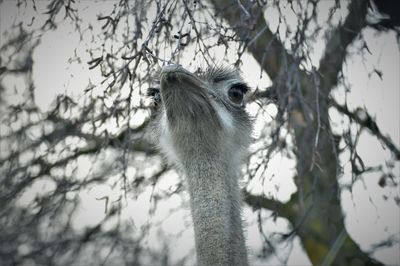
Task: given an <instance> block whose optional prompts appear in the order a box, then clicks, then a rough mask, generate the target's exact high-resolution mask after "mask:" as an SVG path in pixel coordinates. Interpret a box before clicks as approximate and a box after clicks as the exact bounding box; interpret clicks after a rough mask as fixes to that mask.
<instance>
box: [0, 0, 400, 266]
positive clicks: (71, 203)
mask: <svg viewBox="0 0 400 266" xmlns="http://www.w3.org/2000/svg"><path fill="white" fill-rule="evenodd" d="M83 2H84V1H83ZM12 5H15V4H14V3H13V2H9V1H4V2H2V3H1V5H0V6H1V10H2V14H3V12H4V14H5V15H6V14H7V10H8V9H10V10H11V6H12ZM16 5H17V10H19V12H22V13H24V12H26V13H25V14H28V16H26V17H24V18H20V17H15V15H14V14H12V16H13V20H10V19H8V20H6V19H3V21H4V23H5V21H7V23H5V24H10V27H7V28H3V26H2V28H1V30H2V34H3V35H2V37H1V47H0V52H1V56H0V60H1V61H0V75H1V76H0V92H1V94H0V101H1V102H2V104H1V107H0V110H1V131H0V137H1V138H0V147H1V154H0V171H1V179H0V184H1V185H0V202H1V205H2V209H1V210H0V213H1V215H0V217H1V218H0V224H1V227H0V228H1V229H0V243H1V244H0V261H2V262H3V263H4V264H6V265H14V264H49V265H54V264H56V265H64V264H65V265H71V264H72V263H83V264H85V263H86V264H92V265H97V264H101V263H102V264H134V265H136V264H138V265H146V264H149V265H153V264H163V265H164V264H170V263H172V262H175V261H176V260H174V259H173V258H172V255H171V254H172V253H173V252H172V250H171V246H170V245H168V243H169V241H171V237H170V236H167V235H166V236H165V237H164V238H165V240H164V243H162V244H161V246H162V248H160V249H158V251H157V252H156V251H154V250H152V249H149V248H148V247H146V241H148V237H149V235H150V234H151V230H152V228H153V227H155V226H156V225H157V223H150V222H144V223H142V224H141V225H140V226H138V225H137V221H136V220H135V221H134V222H133V223H134V224H133V225H132V223H131V221H133V220H132V219H130V218H126V215H127V214H126V209H127V208H126V206H127V205H128V203H127V202H132V201H133V202H135V201H136V202H141V201H140V200H141V197H145V196H143V195H148V197H149V200H150V207H149V210H150V213H151V214H153V213H155V212H156V211H157V209H159V208H162V207H160V206H159V205H160V204H163V201H166V200H167V199H170V198H173V197H175V196H180V197H182V198H183V199H185V197H186V194H185V193H184V191H185V189H184V187H185V185H184V183H183V181H182V180H181V179H179V178H178V179H176V182H175V181H170V182H171V184H173V185H170V186H169V187H168V189H165V190H160V189H157V187H158V186H160V183H162V182H166V181H165V180H166V179H169V180H171V179H172V178H171V175H172V176H173V175H174V172H173V170H171V169H170V166H168V165H166V164H165V163H164V162H163V160H162V159H161V158H160V157H159V155H158V153H157V151H156V150H155V149H154V148H153V146H152V145H151V143H149V142H148V139H147V138H146V125H147V124H148V121H149V116H148V112H149V110H150V109H151V108H152V107H151V104H150V102H149V100H148V99H146V97H145V93H146V89H147V88H148V87H151V86H152V83H153V82H154V79H155V76H156V74H155V72H156V70H157V69H158V68H159V66H161V65H164V64H167V63H183V64H185V66H186V65H187V67H192V70H193V71H196V69H195V66H196V65H199V64H200V63H199V62H202V64H203V65H204V66H207V65H213V64H214V62H215V61H217V60H221V57H219V55H221V54H224V55H225V57H224V59H223V60H224V62H223V63H224V64H232V65H234V66H236V67H239V68H246V67H249V66H248V65H246V63H245V62H244V61H245V60H247V59H246V56H247V57H248V56H249V55H251V56H252V57H253V58H254V59H255V61H256V62H257V64H258V65H257V67H256V68H254V69H257V70H258V71H259V72H260V75H261V76H262V75H264V76H265V75H268V78H269V79H270V81H271V83H270V84H262V85H261V86H260V87H258V88H256V89H255V90H253V92H252V94H251V95H250V97H249V105H252V106H255V107H257V108H256V112H255V113H256V115H255V118H256V119H257V121H260V123H261V125H262V129H261V130H260V132H261V134H259V136H257V138H256V139H255V144H254V148H253V149H252V150H251V154H250V155H249V161H248V164H247V167H246V169H245V170H246V171H245V178H244V185H243V194H244V200H245V203H246V206H250V207H251V208H253V210H254V212H256V213H258V215H259V220H258V227H259V234H260V236H261V237H262V238H263V239H264V243H263V249H262V250H261V251H258V250H257V251H254V252H253V254H257V255H258V256H261V257H268V256H270V255H271V254H274V253H275V254H276V253H279V251H277V246H279V245H282V244H287V243H291V242H292V241H293V239H294V238H295V237H299V239H300V240H301V246H302V247H303V249H304V251H305V253H306V254H307V256H308V258H309V260H310V262H311V263H312V264H316V265H319V264H324V265H328V264H335V265H357V264H361V265H363V264H366V265H370V264H380V262H379V261H377V260H376V259H374V258H373V257H372V256H371V253H372V252H373V251H374V250H378V249H379V248H382V247H387V246H393V245H397V246H398V245H399V242H398V241H399V240H398V237H396V236H393V237H390V238H389V239H387V240H385V241H383V242H381V243H378V244H377V245H376V246H375V249H373V250H363V249H361V248H360V245H359V243H357V242H356V241H355V240H353V239H352V237H351V234H349V233H348V232H347V228H346V225H345V217H344V214H343V208H342V206H341V198H340V193H341V191H342V192H343V191H344V190H349V191H351V190H352V187H353V185H354V184H355V183H356V182H357V181H359V180H363V178H364V177H365V176H366V175H367V174H368V173H374V174H375V175H380V179H379V183H378V185H379V186H381V187H383V188H384V189H385V191H387V192H388V194H390V193H391V191H397V194H396V193H395V194H394V195H392V196H388V200H394V201H396V204H397V206H398V204H399V202H400V201H399V195H398V187H399V185H398V184H399V175H398V173H397V174H396V171H397V170H396V169H397V168H396V167H398V164H399V160H400V151H399V148H398V144H396V142H395V141H392V139H391V138H390V137H389V136H388V135H386V134H385V133H384V132H382V131H381V130H380V127H379V125H378V123H377V122H376V121H375V118H374V116H373V115H371V114H370V113H369V111H368V109H367V108H366V107H364V108H362V107H356V108H354V107H353V108H352V107H350V103H347V100H346V101H341V99H339V97H337V96H336V95H335V91H337V90H341V89H343V88H345V89H346V90H350V89H351V88H347V87H349V86H348V84H347V81H348V76H347V75H346V73H345V72H344V71H343V66H344V65H345V64H346V61H347V60H349V59H350V58H353V57H363V56H364V55H365V54H366V53H373V52H374V51H370V49H369V46H368V43H367V41H366V40H365V39H364V37H363V32H365V31H366V30H374V31H375V32H376V33H377V34H378V33H380V34H384V33H383V32H390V33H393V32H394V33H396V34H397V42H398V40H399V36H400V35H399V28H398V24H397V22H398V17H395V16H396V15H395V14H391V16H392V17H390V16H389V19H384V20H380V18H379V15H377V12H379V10H377V8H378V9H379V6H378V7H376V5H374V3H373V2H369V1H367V0H353V1H351V2H348V3H347V2H346V3H341V2H339V1H335V2H328V3H327V2H325V1H288V2H285V3H283V2H279V1H273V2H271V3H269V2H268V3H267V2H266V1H225V0H224V1H215V0H210V1H186V0H185V1H162V0H154V1H135V2H129V1H123V0H121V1H115V2H110V1H105V2H104V3H102V5H103V6H104V10H103V11H102V12H101V13H99V14H95V15H96V16H97V20H96V21H91V20H90V19H88V18H87V17H85V16H88V14H89V13H85V12H89V11H88V9H87V7H86V8H83V6H85V5H87V3H86V4H85V3H81V2H76V1H73V0H53V1H50V2H48V3H47V2H46V3H45V2H37V3H36V2H35V1H32V2H29V1H18V2H17V3H16ZM91 5H92V4H89V6H91ZM347 5H348V10H347V11H345V12H343V9H345V10H346V8H345V7H347ZM327 6H329V7H327ZM374 6H375V7H374ZM271 9H272V10H276V11H275V12H276V14H277V21H275V22H276V23H277V27H276V29H273V27H272V26H270V24H269V23H271V21H268V19H267V17H266V15H265V12H266V11H268V10H271ZM322 9H325V10H327V11H328V14H327V16H326V17H323V21H322V22H321V20H320V16H319V14H320V13H319V12H321V10H322ZM44 10H45V11H46V12H42V11H44ZM382 10H384V9H382ZM346 12H347V13H346ZM387 12H388V11H386V13H387ZM43 13H45V14H44V15H43ZM370 16H372V17H373V18H374V19H375V20H374V19H371V18H370ZM2 17H3V15H2ZM25 20H26V21H25ZM292 20H294V21H295V27H294V28H292V27H291V23H292V22H291V21H292ZM12 21H13V22H12ZM63 25H70V26H69V27H73V29H74V30H75V31H76V32H78V35H79V37H80V40H79V45H77V47H76V49H75V53H74V54H71V55H68V56H69V63H70V64H71V65H72V64H74V63H77V64H82V61H83V60H84V59H82V58H83V57H84V56H82V54H83V52H82V50H81V49H82V46H83V45H84V44H85V43H87V42H88V41H87V40H90V39H91V40H92V41H93V43H92V44H91V45H90V46H89V47H88V48H87V51H85V54H86V56H87V55H89V56H90V60H87V65H86V68H87V69H90V70H91V72H90V73H91V74H90V75H92V78H91V79H90V81H89V82H88V85H87V87H86V88H84V87H79V88H77V89H75V91H74V92H75V93H76V94H78V95H79V97H76V96H74V93H61V94H59V95H58V96H57V97H56V99H55V101H54V102H53V104H52V106H51V107H50V108H48V109H44V108H43V107H42V106H40V105H39V104H38V97H37V90H38V88H37V85H36V83H37V82H38V81H37V79H35V78H34V71H35V63H36V62H35V60H34V58H35V51H36V50H37V49H38V47H39V46H40V45H41V41H43V38H45V36H46V34H48V33H49V32H56V31H60V28H61V27H63ZM324 41H325V43H326V45H325V48H324V50H323V51H322V55H321V56H320V58H319V60H315V59H313V58H311V55H312V54H313V53H314V51H313V49H312V47H313V46H314V45H316V44H317V43H321V42H324ZM352 47H356V48H357V51H356V52H352V53H350V51H351V49H352ZM396 52H397V54H398V51H396ZM83 63H84V62H83ZM253 67H254V66H253ZM66 74H68V73H66ZM49 75H51V73H49ZM372 75H377V76H379V77H380V78H382V79H383V78H384V77H383V75H384V74H383V73H382V72H381V71H379V70H378V69H373V72H372V74H371V75H370V77H371V76H372ZM42 78H43V77H42ZM45 78H47V79H49V80H51V77H50V76H48V77H45ZM97 80H99V81H97ZM13 90H15V93H14V95H13V96H10V95H11V94H12V91H13ZM268 108H276V110H277V111H276V114H274V115H273V120H272V121H270V120H266V119H265V116H266V114H267V115H268V114H269V111H268V110H270V109H268ZM330 110H335V112H336V113H337V115H336V116H333V115H331V114H330ZM343 117H345V118H346V119H347V121H348V122H346V123H343V124H342V125H341V126H342V130H341V131H338V130H336V131H335V130H334V129H333V128H334V124H336V123H340V122H339V121H340V119H343ZM337 131H338V132H337ZM365 131H367V132H369V134H370V135H372V136H373V138H376V139H378V140H379V142H380V143H381V144H382V147H383V148H384V149H386V150H387V152H388V153H390V155H389V159H386V160H385V159H384V158H383V159H382V160H381V161H380V162H379V163H380V164H379V165H377V166H370V165H366V164H365V163H364V161H363V158H362V156H360V154H359V152H358V148H359V145H358V142H359V139H360V136H361V135H362V134H364V132H365ZM278 154H281V155H283V156H286V157H288V158H291V159H292V160H294V161H295V163H296V167H295V176H294V180H295V184H296V191H295V192H293V193H292V194H291V196H290V199H289V200H288V201H287V202H282V201H279V200H276V199H274V198H271V197H269V196H268V195H265V194H264V193H255V192H254V191H252V190H251V189H249V184H250V183H252V182H255V180H258V179H259V180H260V182H259V183H258V186H261V187H262V186H264V185H265V186H268V180H266V172H268V171H270V170H269V169H268V163H269V161H270V160H271V159H273V157H274V156H277V155H278ZM348 162H349V164H350V172H346V171H345V170H344V169H343V167H344V165H345V164H347V163H348ZM277 174H278V173H277ZM347 175H351V178H350V182H347V183H344V182H341V181H340V180H341V178H342V179H343V176H347ZM287 178H289V177H287ZM174 182H175V183H174ZM102 185H103V186H110V187H112V188H115V187H118V188H121V190H119V192H117V194H115V192H113V193H110V195H111V194H112V197H113V198H112V197H111V196H110V195H109V194H107V193H103V194H101V193H100V194H101V195H99V197H98V198H97V200H98V201H101V202H102V203H104V215H103V217H102V219H101V221H100V222H96V223H94V224H91V225H88V226H85V227H83V228H82V227H79V226H76V223H80V222H81V221H79V219H78V218H77V216H76V215H77V213H78V212H79V210H80V208H81V205H82V202H81V201H82V194H81V193H83V192H84V191H88V190H90V189H93V188H95V187H98V186H102ZM35 187H46V189H41V190H40V193H35V194H32V189H33V188H35ZM183 201H184V200H183ZM142 202H143V200H142ZM132 204H134V203H132ZM265 210H270V211H272V216H273V217H274V219H276V218H277V217H282V218H285V219H287V220H288V221H289V223H290V225H291V226H290V229H289V230H288V231H287V232H285V233H279V234H278V233H277V234H269V235H266V233H265V232H264V230H265V229H264V227H265V218H263V213H265ZM136 211H138V209H136ZM173 211H176V210H171V212H173ZM130 215H131V216H134V217H135V216H136V217H137V216H140V214H135V213H132V212H131V213H130ZM160 232H161V231H160ZM160 234H162V233H160ZM161 238H163V237H161ZM93 254H98V255H96V256H93ZM287 259H288V258H287V257H286V258H284V259H282V260H281V261H280V262H281V263H282V264H284V263H286V262H287ZM190 262H191V260H190V254H189V255H188V256H184V257H182V258H181V259H180V261H179V263H180V264H187V263H190Z"/></svg>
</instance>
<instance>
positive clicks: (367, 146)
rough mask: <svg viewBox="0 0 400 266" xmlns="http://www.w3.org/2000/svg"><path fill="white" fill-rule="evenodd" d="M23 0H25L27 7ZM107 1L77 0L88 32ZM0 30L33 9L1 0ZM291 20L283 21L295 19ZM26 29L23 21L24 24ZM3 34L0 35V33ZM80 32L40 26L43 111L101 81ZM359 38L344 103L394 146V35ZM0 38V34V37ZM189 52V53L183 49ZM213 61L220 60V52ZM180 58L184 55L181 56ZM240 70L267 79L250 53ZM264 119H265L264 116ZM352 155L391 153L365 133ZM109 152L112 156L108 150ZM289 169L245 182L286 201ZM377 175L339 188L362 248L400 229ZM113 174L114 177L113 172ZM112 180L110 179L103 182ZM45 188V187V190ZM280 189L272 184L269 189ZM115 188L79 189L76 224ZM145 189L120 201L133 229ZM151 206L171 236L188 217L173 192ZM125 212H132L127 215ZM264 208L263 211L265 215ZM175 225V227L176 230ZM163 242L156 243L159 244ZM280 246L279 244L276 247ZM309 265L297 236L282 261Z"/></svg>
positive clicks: (278, 164)
mask: <svg viewBox="0 0 400 266" xmlns="http://www.w3.org/2000/svg"><path fill="white" fill-rule="evenodd" d="M29 4H30V3H28V5H29ZM112 4H113V2H112V1H105V2H99V3H96V4H95V3H93V2H92V1H83V2H82V3H80V8H79V12H80V14H81V17H82V18H83V19H84V23H87V22H91V23H92V25H93V26H94V30H97V31H98V30H99V28H100V26H101V25H100V23H98V21H97V14H99V13H101V12H105V11H108V10H110V7H111V6H112ZM330 4H332V2H330V1H326V7H325V8H322V9H321V12H320V13H319V14H320V15H321V17H323V16H324V15H325V16H326V15H327V12H326V11H327V7H328V6H329V5H330ZM36 5H37V7H38V10H39V13H43V12H41V11H43V10H44V2H43V1H36ZM342 7H344V8H342V9H343V10H342V12H343V14H346V13H347V11H346V5H345V4H343V5H342ZM0 8H1V9H0V27H1V28H0V31H1V32H0V34H3V32H4V31H7V30H8V29H9V28H10V26H11V24H12V23H13V22H15V20H17V21H18V20H22V21H24V25H27V24H29V23H30V22H31V20H32V13H31V12H30V11H26V12H21V11H20V10H17V9H16V7H15V2H14V1H5V2H3V3H2V4H1V6H0ZM276 14H277V13H276V12H274V10H272V9H269V10H267V12H266V18H267V20H268V21H269V23H270V25H271V27H272V28H273V29H274V27H276V23H277V16H276ZM294 20H295V18H294V17H293V18H292V19H291V20H289V22H290V23H294V22H293V21H294ZM43 22H44V16H41V15H35V20H34V23H33V25H32V26H31V27H33V28H34V27H37V26H38V25H42V23H43ZM28 29H29V27H28ZM1 36H2V35H1ZM84 36H85V38H84V40H83V41H82V42H79V35H78V33H77V32H76V31H75V30H74V29H73V27H72V26H71V25H70V24H68V23H66V22H61V23H59V26H58V28H57V29H56V30H54V31H49V32H46V33H45V34H44V35H43V36H42V38H41V43H40V45H39V46H38V47H37V48H36V50H35V52H34V62H35V64H34V68H33V77H34V81H35V84H36V91H35V93H36V94H35V95H36V101H37V104H38V105H39V106H40V107H41V108H42V109H43V110H47V109H48V107H49V106H50V104H51V103H52V101H53V100H54V99H55V97H56V95H58V94H62V93H67V94H69V95H73V96H74V97H79V95H82V92H83V90H84V88H85V87H86V86H87V85H88V83H89V81H90V82H91V83H93V84H95V85H98V84H99V83H100V82H101V80H102V79H101V76H100V73H99V71H98V70H89V69H88V66H87V64H86V62H88V61H89V60H90V57H89V54H88V52H87V50H88V49H90V48H91V47H95V46H96V43H92V42H91V38H89V35H84ZM363 36H364V39H365V40H366V42H367V44H368V46H369V48H370V50H371V52H372V55H369V54H365V56H364V58H361V57H360V56H358V55H356V56H354V57H349V58H348V60H347V64H346V65H345V66H344V73H345V75H346V76H347V77H348V81H349V86H350V87H351V92H349V93H348V94H347V101H348V105H349V107H350V109H353V108H356V107H364V106H365V107H366V108H367V110H368V112H369V113H370V114H371V115H372V116H373V117H375V118H376V120H377V122H378V125H379V126H380V129H381V131H382V132H384V134H387V135H389V136H390V137H391V139H392V140H393V141H394V143H396V145H397V147H399V146H400V118H399V114H400V105H399V100H400V89H399V88H400V75H399V73H400V52H399V46H398V44H397V42H396V38H395V35H394V34H393V33H390V32H389V33H382V34H376V32H375V31H373V30H370V29H367V30H364V31H363ZM0 41H1V40H0ZM360 47H361V44H360V43H355V44H354V45H353V47H352V51H353V52H357V51H358V50H359V49H360ZM323 48H324V42H323V41H320V42H318V43H316V44H315V47H314V53H312V54H311V58H312V60H313V62H314V63H316V62H318V59H319V56H320V55H321V54H322V52H323ZM75 51H76V53H77V55H78V57H80V58H81V62H76V61H74V62H69V59H70V57H71V56H73V54H74V52H75ZM189 53H190V51H189ZM217 56H219V57H218V58H217V61H222V58H221V55H219V54H217ZM183 61H185V59H184V60H183ZM374 68H377V69H379V70H381V71H382V73H383V79H382V80H381V79H380V78H379V77H378V76H377V75H372V76H371V77H369V76H368V73H370V72H372V70H373V69H374ZM242 71H243V73H244V78H245V79H246V80H247V81H249V83H250V84H251V86H252V87H254V88H255V87H257V86H262V87H266V86H268V85H270V81H269V79H268V77H267V76H266V75H265V74H264V75H263V78H262V79H260V78H259V67H258V65H257V63H256V62H255V61H254V59H252V57H251V56H249V55H247V54H246V55H245V56H244V60H243V67H242ZM3 82H4V83H5V84H6V86H8V87H9V88H10V89H14V87H15V88H16V90H17V92H18V93H17V94H16V95H12V93H11V91H8V92H7V99H8V101H10V102H16V101H21V100H23V98H22V97H21V95H22V91H23V88H24V83H23V80H18V79H15V78H6V79H4V80H3ZM334 95H335V97H336V98H337V99H338V101H339V102H343V100H344V88H342V87H339V88H338V89H336V91H335V92H334ZM249 108H250V109H251V110H250V111H251V112H254V110H255V108H256V107H255V106H250V107H249ZM268 110H269V112H271V114H272V115H273V113H274V112H275V110H274V108H273V107H270V109H268ZM331 117H332V120H333V122H334V123H337V126H336V127H334V129H335V130H337V132H342V130H343V127H342V125H341V124H340V118H339V116H338V114H337V113H336V112H335V111H332V113H331ZM266 119H268V118H266ZM359 153H360V155H361V156H362V157H363V158H364V162H365V163H366V164H368V165H377V164H384V162H385V160H388V159H389V158H390V153H389V152H388V151H387V150H386V151H385V150H384V149H382V145H381V144H380V143H379V141H378V140H376V139H375V138H373V137H371V136H370V135H369V133H368V132H367V131H365V132H364V133H363V134H362V136H361V139H360V144H359ZM109 156H111V155H109ZM341 159H342V161H343V162H344V163H345V164H344V168H345V174H344V176H343V177H342V178H341V182H342V183H347V182H349V178H350V175H349V171H350V168H349V163H346V161H347V159H348V154H346V153H345V154H343V155H342V157H341ZM90 163H91V162H88V161H84V159H82V161H81V162H80V165H79V169H80V171H82V174H84V173H85V168H87V165H88V164H90ZM294 170H295V164H294V162H293V161H291V160H289V159H288V158H286V157H284V156H281V155H279V154H278V155H276V156H275V157H274V158H273V159H272V160H271V162H270V164H269V168H268V171H267V180H270V182H267V184H266V185H265V187H260V184H259V183H258V184H257V183H254V182H253V183H252V184H250V186H249V187H252V188H253V189H254V190H257V189H258V191H259V192H264V193H266V194H267V195H269V196H272V197H275V198H277V199H279V200H282V201H285V200H288V199H289V197H290V193H292V192H293V191H294V190H295V186H294V183H293V180H292V178H288V177H292V176H293V173H294ZM395 173H396V175H397V176H396V178H397V180H399V176H400V167H399V162H397V163H396V167H395ZM379 177H380V176H378V175H377V174H368V175H365V176H364V178H362V179H361V180H360V181H357V182H356V183H355V184H354V186H353V190H352V193H350V192H349V191H348V190H345V191H343V192H342V195H341V196H342V207H343V209H344V212H345V214H346V226H347V229H348V231H349V234H350V235H351V237H352V238H353V239H355V241H356V242H357V243H359V244H360V245H361V247H362V248H363V249H365V250H368V249H370V248H371V245H372V244H374V243H377V242H379V241H382V240H384V239H385V238H387V237H389V236H390V235H393V234H396V235H397V238H399V233H400V210H399V207H398V206H397V205H396V204H395V202H394V201H393V200H388V201H385V200H383V195H384V194H385V195H388V194H389V195H392V197H391V198H393V196H394V195H397V197H398V196H399V194H400V193H399V190H398V189H390V188H387V187H386V188H381V187H379V186H378V185H377V183H378V180H379ZM116 178H118V177H116ZM110 182H111V181H110ZM177 182H179V179H178V177H177V176H175V175H174V174H171V175H169V176H168V178H164V179H161V180H160V181H159V183H158V184H157V189H159V190H168V189H170V188H171V187H173V186H174V184H175V183H177ZM51 186H52V185H51V184H50V183H48V182H47V181H43V182H41V183H37V184H35V185H34V186H33V187H32V188H31V189H30V190H29V191H27V192H26V193H25V194H24V198H23V200H22V201H21V202H22V203H21V204H23V202H29V201H30V200H31V199H33V197H34V195H35V194H36V193H40V191H43V190H44V189H51ZM46 187H47V188H46ZM276 187H279V190H278V189H276ZM120 193H121V192H116V191H115V190H111V189H110V188H109V186H106V185H104V186H96V187H93V188H92V189H91V190H90V191H84V192H82V193H80V195H79V197H80V198H81V200H82V206H81V209H80V211H79V214H78V215H77V216H76V217H75V221H76V226H77V228H83V227H84V226H85V225H89V224H91V225H93V224H95V223H97V222H98V221H100V220H101V219H102V218H104V203H103V202H102V201H98V200H96V198H100V197H103V196H105V195H107V196H110V197H111V198H112V199H116V198H118V196H119V195H120ZM150 195H151V188H149V191H146V192H145V193H143V194H142V195H141V196H140V197H139V198H138V199H137V200H134V199H128V200H127V201H126V202H125V204H126V206H125V211H124V218H125V219H126V220H127V221H129V220H130V219H133V220H134V222H135V226H137V227H140V226H143V225H145V224H146V222H147V219H148V218H149V213H148V212H149V208H150V204H149V197H150ZM69 196H70V197H74V196H76V195H74V193H70V195H69ZM180 205H183V206H185V208H183V209H182V210H181V211H178V212H176V213H175V214H174V215H172V216H170V217H168V218H165V216H168V213H167V212H166V210H167V209H168V208H171V207H172V206H180ZM159 207H160V208H159V209H158V211H157V215H156V216H155V217H153V218H152V219H153V222H154V223H156V221H157V220H159V221H163V223H162V225H161V228H162V229H163V233H162V234H167V235H168V234H172V235H174V234H178V233H179V230H181V229H183V228H185V225H187V224H188V223H189V222H190V212H189V209H188V206H187V196H186V199H185V200H183V201H182V199H181V198H180V197H178V196H173V197H172V198H170V199H168V201H166V202H163V203H162V206H159ZM132 214H135V215H134V217H132ZM244 216H245V220H246V223H247V224H248V228H247V238H248V244H249V245H250V249H252V250H257V249H259V248H260V246H261V243H262V239H260V236H259V232H258V228H257V223H256V219H257V217H256V214H255V213H253V212H252V211H251V210H250V209H249V208H245V210H244ZM267 216H268V212H265V217H267ZM265 226H266V228H267V230H268V232H270V233H271V232H275V231H282V230H285V228H286V227H287V221H286V220H284V219H278V220H277V222H276V223H273V222H272V220H271V219H269V220H266V222H265ZM177 229H178V231H177ZM160 232H161V231H158V229H157V228H154V230H152V231H151V232H150V235H149V237H148V244H149V246H150V247H155V246H156V245H157V244H158V243H159V240H158V238H159V236H160ZM171 244H173V245H175V246H174V248H173V249H172V252H173V254H174V256H176V257H175V258H179V256H183V255H182V254H184V253H185V252H189V251H190V252H193V233H192V231H191V228H188V229H187V230H185V231H184V233H183V234H182V235H181V236H180V238H178V239H176V240H173V241H172V242H171ZM160 248H162V247H160ZM283 249H284V248H283ZM399 249H400V247H399V245H396V246H394V247H391V248H386V249H382V250H380V251H378V252H376V253H375V254H374V256H375V257H376V258H378V259H379V260H381V261H383V262H385V263H387V264H397V265H398V264H400V257H399ZM269 262H270V263H279V260H278V259H277V258H272V259H271V260H270V261H269ZM303 263H304V264H308V263H309V261H308V258H307V257H306V255H305V254H304V252H303V251H302V249H301V247H300V244H299V241H298V240H296V241H295V244H294V248H293V250H292V253H291V255H290V259H289V264H303Z"/></svg>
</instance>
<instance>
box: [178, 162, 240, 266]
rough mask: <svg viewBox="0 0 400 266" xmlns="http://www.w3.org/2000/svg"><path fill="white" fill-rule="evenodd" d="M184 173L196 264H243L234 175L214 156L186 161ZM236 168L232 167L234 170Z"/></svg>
mask: <svg viewBox="0 0 400 266" xmlns="http://www.w3.org/2000/svg"><path fill="white" fill-rule="evenodd" d="M184 165H185V167H184V168H185V173H186V178H187V182H188V185H189V192H190V198H191V199H190V200H191V211H192V217H193V223H194V231H195V238H196V250H197V261H198V264H199V265H247V251H246V247H245V242H244V236H243V230H242V221H241V212H240V202H241V201H240V190H239V186H238V177H237V173H238V170H239V169H232V168H231V167H232V166H231V165H229V164H228V163H226V162H225V160H224V159H223V158H221V157H218V156H210V155H208V156H204V157H203V156H199V157H197V158H188V160H187V163H185V164H184ZM237 167H238V166H235V168H237Z"/></svg>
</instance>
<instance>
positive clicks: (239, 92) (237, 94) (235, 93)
mask: <svg viewBox="0 0 400 266" xmlns="http://www.w3.org/2000/svg"><path fill="white" fill-rule="evenodd" d="M247 90H248V89H247V86H246V85H243V84H236V85H233V86H232V87H231V88H230V89H229V91H228V96H229V99H230V100H231V101H232V102H233V103H234V104H238V105H242V104H243V98H244V95H245V94H246V92H247Z"/></svg>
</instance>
